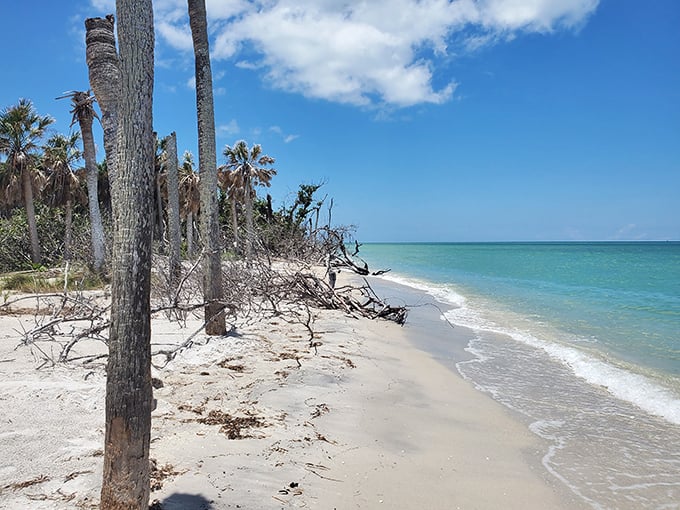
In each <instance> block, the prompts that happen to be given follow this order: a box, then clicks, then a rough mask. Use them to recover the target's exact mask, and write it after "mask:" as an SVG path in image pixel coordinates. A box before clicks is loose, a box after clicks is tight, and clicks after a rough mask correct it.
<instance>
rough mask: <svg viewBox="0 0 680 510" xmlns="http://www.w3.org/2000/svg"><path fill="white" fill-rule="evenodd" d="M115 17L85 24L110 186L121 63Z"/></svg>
mask: <svg viewBox="0 0 680 510" xmlns="http://www.w3.org/2000/svg"><path fill="white" fill-rule="evenodd" d="M113 25H114V17H113V14H109V15H108V16H106V17H105V18H88V19H86V20H85V30H86V32H85V44H86V57H87V67H88V70H89V75H90V86H91V87H92V92H94V95H95V97H96V98H97V102H98V103H99V108H101V111H102V118H101V122H102V127H103V128H104V152H106V166H107V168H108V171H109V182H110V183H111V184H113V181H114V180H115V177H116V141H117V140H116V132H117V126H118V92H119V89H120V62H119V59H118V52H117V50H116V38H115V36H114V33H113Z"/></svg>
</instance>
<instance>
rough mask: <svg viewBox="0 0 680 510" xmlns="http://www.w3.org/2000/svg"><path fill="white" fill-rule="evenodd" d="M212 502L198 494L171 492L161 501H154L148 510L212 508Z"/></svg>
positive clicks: (209, 509)
mask: <svg viewBox="0 0 680 510" xmlns="http://www.w3.org/2000/svg"><path fill="white" fill-rule="evenodd" d="M214 508H215V507H213V506H212V502H211V501H208V500H207V499H205V498H204V497H203V496H199V495H198V494H182V493H175V494H171V495H170V496H168V497H167V498H165V499H163V501H158V500H157V501H155V502H154V503H153V504H152V505H151V506H150V507H149V510H214Z"/></svg>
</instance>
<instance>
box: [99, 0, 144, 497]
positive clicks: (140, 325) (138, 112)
mask: <svg viewBox="0 0 680 510" xmlns="http://www.w3.org/2000/svg"><path fill="white" fill-rule="evenodd" d="M116 6H117V9H116V10H117V14H118V19H119V24H118V40H119V42H120V75H121V80H120V84H121V88H120V91H119V94H120V96H119V98H120V101H119V102H118V107H119V117H118V118H119V121H120V124H119V126H118V140H117V150H118V154H117V160H116V162H117V166H116V172H117V175H116V178H115V180H114V183H113V186H112V190H111V191H112V204H113V221H114V243H113V252H112V286H111V300H112V302H111V329H110V335H109V359H108V366H107V380H106V433H105V449H104V476H103V483H102V492H101V507H100V508H101V509H102V510H114V509H115V510H123V509H125V510H132V509H135V510H142V509H145V510H148V508H149V442H150V431H151V404H152V394H151V345H150V339H151V321H150V289H151V244H152V243H151V227H152V225H151V222H150V217H149V214H147V213H146V211H149V210H150V209H151V208H152V207H153V182H154V168H153V164H154V152H155V150H154V149H155V144H154V135H153V129H152V120H153V119H152V94H153V74H154V70H153V50H154V28H153V9H152V4H151V0H117V2H116Z"/></svg>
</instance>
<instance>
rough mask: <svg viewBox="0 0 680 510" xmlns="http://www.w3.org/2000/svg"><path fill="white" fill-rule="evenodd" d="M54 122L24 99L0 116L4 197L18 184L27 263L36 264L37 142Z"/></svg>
mask: <svg viewBox="0 0 680 510" xmlns="http://www.w3.org/2000/svg"><path fill="white" fill-rule="evenodd" d="M53 122H54V119H53V118H52V117H50V116H48V115H45V116H40V115H38V113H37V112H36V111H35V108H34V107H33V104H32V103H31V102H30V101H29V100H27V99H20V100H19V102H18V103H17V104H16V105H14V106H10V107H7V108H5V109H4V110H3V111H2V112H1V113H0V154H3V155H5V156H6V158H7V159H6V161H5V172H4V173H5V176H6V177H7V178H8V179H7V180H8V182H7V183H5V186H4V188H5V195H6V196H7V192H8V191H9V190H11V189H12V188H14V189H16V187H18V186H17V185H18V183H19V182H21V190H22V191H21V193H20V194H17V196H21V197H22V200H23V204H24V207H25V208H26V218H27V220H28V229H29V235H30V238H31V261H32V262H33V263H34V264H40V262H41V256H40V242H39V240H38V227H37V224H36V221H35V206H34V204H33V189H34V184H35V177H36V175H37V173H36V172H37V170H36V169H37V166H38V154H39V150H40V146H39V145H38V142H39V141H40V139H41V138H42V137H43V135H44V134H45V130H46V129H47V127H48V126H49V125H50V124H52V123H53Z"/></svg>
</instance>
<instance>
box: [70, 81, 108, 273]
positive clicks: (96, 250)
mask: <svg viewBox="0 0 680 510" xmlns="http://www.w3.org/2000/svg"><path fill="white" fill-rule="evenodd" d="M77 94H83V95H87V93H85V92H77ZM76 101H78V100H77V98H76ZM78 124H79V125H80V134H81V136H82V137H83V159H85V170H86V173H87V201H88V205H89V209H90V228H91V236H90V238H91V244H92V268H93V269H94V271H95V272H97V273H100V272H102V271H103V269H104V225H103V224H102V214H101V211H100V210H99V193H98V186H99V175H98V174H99V169H98V168H97V159H96V152H95V146H94V135H93V134H92V116H91V115H78Z"/></svg>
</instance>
